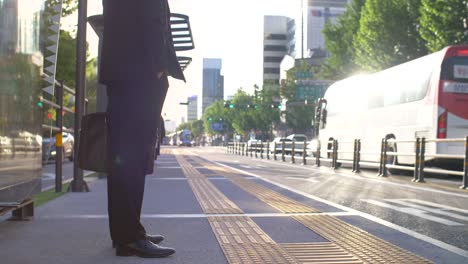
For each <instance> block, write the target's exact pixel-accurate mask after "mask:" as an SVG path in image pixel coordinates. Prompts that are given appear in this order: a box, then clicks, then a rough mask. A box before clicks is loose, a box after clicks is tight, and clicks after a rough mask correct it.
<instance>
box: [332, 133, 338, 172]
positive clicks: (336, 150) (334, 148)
mask: <svg viewBox="0 0 468 264" xmlns="http://www.w3.org/2000/svg"><path fill="white" fill-rule="evenodd" d="M333 144H334V147H333V156H334V157H335V163H333V169H338V139H335V140H334V141H333Z"/></svg>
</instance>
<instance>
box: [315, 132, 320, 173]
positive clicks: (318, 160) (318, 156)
mask: <svg viewBox="0 0 468 264" xmlns="http://www.w3.org/2000/svg"><path fill="white" fill-rule="evenodd" d="M320 148H321V146H320V140H319V139H317V154H316V155H317V156H316V157H315V166H317V167H320Z"/></svg>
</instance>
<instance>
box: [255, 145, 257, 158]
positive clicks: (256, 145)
mask: <svg viewBox="0 0 468 264" xmlns="http://www.w3.org/2000/svg"><path fill="white" fill-rule="evenodd" d="M257 147H258V144H257V143H256V142H255V158H258V155H257V152H258V150H257Z"/></svg>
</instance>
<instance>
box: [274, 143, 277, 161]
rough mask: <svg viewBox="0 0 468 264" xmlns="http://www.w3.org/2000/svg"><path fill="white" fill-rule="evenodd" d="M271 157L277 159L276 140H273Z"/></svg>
mask: <svg viewBox="0 0 468 264" xmlns="http://www.w3.org/2000/svg"><path fill="white" fill-rule="evenodd" d="M273 159H274V160H278V158H277V157H276V142H273Z"/></svg>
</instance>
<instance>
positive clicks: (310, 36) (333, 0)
mask: <svg viewBox="0 0 468 264" xmlns="http://www.w3.org/2000/svg"><path fill="white" fill-rule="evenodd" d="M347 3H348V0H308V5H307V16H306V17H307V23H306V26H307V29H306V30H305V32H307V45H306V46H307V49H308V50H309V51H310V52H311V54H310V55H311V56H312V57H314V56H317V55H319V56H326V47H325V37H324V35H323V33H322V30H323V28H324V26H325V24H326V23H327V22H331V23H336V21H337V18H338V17H339V16H340V15H342V14H343V13H344V12H345V10H346V5H347ZM314 53H315V54H314Z"/></svg>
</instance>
